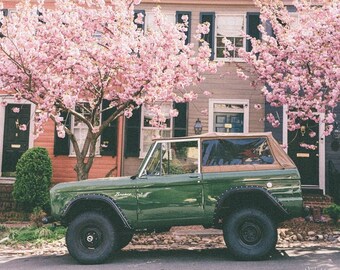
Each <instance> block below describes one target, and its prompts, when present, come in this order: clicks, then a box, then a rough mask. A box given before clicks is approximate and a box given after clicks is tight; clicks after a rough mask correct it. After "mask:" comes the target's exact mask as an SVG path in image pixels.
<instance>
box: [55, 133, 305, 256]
mask: <svg viewBox="0 0 340 270" xmlns="http://www.w3.org/2000/svg"><path fill="white" fill-rule="evenodd" d="M50 194H51V209H52V217H53V220H55V221H60V222H61V224H62V225H64V226H68V225H69V224H70V223H72V222H73V220H74V219H75V218H76V217H77V216H78V215H80V214H81V213H84V212H88V211H93V210H94V211H97V212H102V213H103V215H105V216H110V220H113V221H112V222H113V223H114V224H119V228H120V230H121V231H122V230H124V231H129V232H131V233H136V232H138V231H142V232H145V231H165V230H168V229H170V227H172V226H185V225H203V226H204V227H215V228H223V226H224V224H225V223H226V220H227V219H228V217H229V216H230V215H231V214H232V213H234V212H235V211H236V212H237V209H245V208H251V209H260V210H261V211H262V212H264V213H265V214H266V215H268V217H270V219H271V220H272V221H273V223H275V224H277V223H278V222H281V221H283V220H286V219H289V218H292V217H298V216H302V215H303V204H302V195H301V185H300V175H299V172H298V170H297V168H296V167H295V165H294V164H293V162H292V161H291V160H290V158H289V157H288V156H287V154H286V153H285V152H284V151H283V150H282V148H281V147H280V146H279V145H278V143H277V142H276V141H275V140H274V138H273V137H272V135H271V134H270V133H254V134H233V135H229V134H216V133H212V134H203V135H198V136H192V137H185V138H173V139H160V140H156V141H155V142H154V144H153V145H152V146H151V148H150V150H149V152H148V154H147V155H146V157H145V159H144V161H143V162H142V164H141V166H140V168H139V171H138V172H137V174H136V175H135V176H132V177H116V178H102V179H93V180H85V181H80V182H69V183H62V184H58V185H56V186H54V187H53V188H52V189H51V192H50ZM71 255H72V253H71ZM74 257H76V259H78V258H77V255H76V256H74ZM254 258H255V257H254ZM78 260H79V261H81V262H85V263H86V260H85V261H84V260H82V259H78ZM99 261H100V260H99Z"/></svg>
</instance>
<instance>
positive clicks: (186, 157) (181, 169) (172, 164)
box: [163, 141, 198, 174]
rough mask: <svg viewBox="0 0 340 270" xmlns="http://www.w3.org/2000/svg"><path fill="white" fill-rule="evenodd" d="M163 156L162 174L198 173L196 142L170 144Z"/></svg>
mask: <svg viewBox="0 0 340 270" xmlns="http://www.w3.org/2000/svg"><path fill="white" fill-rule="evenodd" d="M168 146H170V148H167V152H166V153H165V154H164V156H163V168H164V169H163V171H164V174H185V173H195V172H198V142H197V141H191V142H190V141H189V142H172V143H168Z"/></svg>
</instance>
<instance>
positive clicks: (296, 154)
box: [288, 120, 320, 188]
mask: <svg viewBox="0 0 340 270" xmlns="http://www.w3.org/2000/svg"><path fill="white" fill-rule="evenodd" d="M299 123H300V127H301V128H300V129H298V130H295V131H288V155H289V156H290V157H291V159H292V160H293V161H294V163H295V164H296V166H297V168H298V169H299V172H300V176H301V184H302V185H303V186H306V187H311V188H313V187H315V188H318V187H319V183H320V182H319V153H320V145H319V124H318V123H315V122H314V121H313V120H306V121H302V120H299Z"/></svg>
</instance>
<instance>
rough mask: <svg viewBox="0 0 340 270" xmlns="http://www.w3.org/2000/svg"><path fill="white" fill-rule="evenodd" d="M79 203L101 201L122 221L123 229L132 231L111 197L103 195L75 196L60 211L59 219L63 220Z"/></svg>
mask: <svg viewBox="0 0 340 270" xmlns="http://www.w3.org/2000/svg"><path fill="white" fill-rule="evenodd" d="M81 201H101V202H104V203H106V204H107V205H108V206H109V207H110V208H111V209H112V210H113V211H115V213H117V214H118V216H119V217H120V219H121V220H122V222H123V224H124V226H125V228H127V229H129V230H132V226H131V225H130V223H129V221H128V220H127V218H126V216H125V215H124V213H123V211H122V209H121V208H120V207H119V205H118V204H117V202H116V201H115V200H114V199H112V198H111V197H109V196H107V195H104V194H93V193H91V194H80V195H77V196H75V197H74V198H73V199H72V200H70V201H69V202H68V203H67V204H66V205H65V207H64V208H63V210H62V211H61V219H64V218H65V217H66V216H67V214H68V213H69V211H70V210H71V209H72V207H73V206H74V205H75V204H77V203H79V202H81Z"/></svg>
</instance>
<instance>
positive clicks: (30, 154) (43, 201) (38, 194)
mask: <svg viewBox="0 0 340 270" xmlns="http://www.w3.org/2000/svg"><path fill="white" fill-rule="evenodd" d="M51 178H52V163H51V160H50V158H49V156H48V152H47V150H46V149H45V148H41V147H34V148H31V149H28V150H27V151H26V152H25V153H24V154H23V155H22V156H21V158H20V159H19V161H18V163H17V166H16V180H15V183H14V187H13V198H14V199H15V200H16V201H17V202H18V203H20V204H21V205H22V207H23V208H24V210H26V211H28V212H32V210H33V209H34V208H35V207H41V208H43V209H44V210H48V207H49V200H50V194H49V189H50V185H51Z"/></svg>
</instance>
